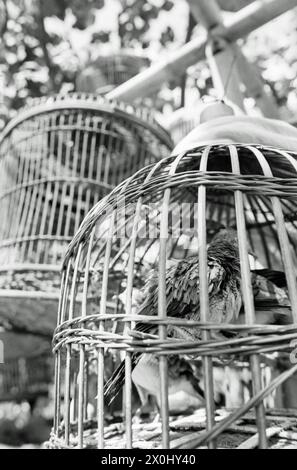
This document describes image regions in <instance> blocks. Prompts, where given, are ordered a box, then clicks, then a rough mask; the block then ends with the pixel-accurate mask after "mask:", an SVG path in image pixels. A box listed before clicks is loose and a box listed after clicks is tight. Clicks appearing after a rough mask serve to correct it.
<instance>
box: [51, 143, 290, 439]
mask: <svg viewBox="0 0 297 470" xmlns="http://www.w3.org/2000/svg"><path fill="white" fill-rule="evenodd" d="M296 172H297V154H295V153H292V152H286V151H284V150H280V149H275V148H269V147H263V146H259V145H240V144H237V145H225V144H224V145H214V146H207V147H197V148H193V149H192V150H190V151H187V152H184V153H182V154H179V155H178V156H176V157H173V156H171V157H168V158H165V159H163V160H162V161H160V162H158V163H157V164H153V165H150V166H149V167H147V168H145V169H143V170H140V171H138V172H137V173H136V174H135V175H134V176H132V177H130V178H128V179H127V180H126V181H125V182H123V183H122V184H121V185H119V186H118V187H117V188H116V189H114V190H113V191H112V193H111V194H110V195H109V196H108V197H106V198H105V199H104V200H102V201H100V202H99V203H98V204H96V205H95V206H94V208H93V209H92V210H91V211H90V212H89V214H88V215H87V217H86V218H85V219H84V221H83V223H82V225H81V226H80V229H79V230H78V232H77V233H76V235H75V237H74V239H73V241H72V242H71V244H70V246H69V248H68V251H67V254H66V257H65V259H64V265H63V275H62V287H61V296H60V303H59V313H58V326H57V329H56V332H55V336H54V353H55V356H56V366H55V390H56V405H55V407H56V408H55V422H54V429H53V433H52V436H51V441H50V443H49V445H50V446H53V447H69V446H70V447H76V446H79V447H93V446H94V447H99V448H101V447H103V446H106V447H115V446H118V447H121V446H127V447H132V446H136V447H139V446H140V447H147V446H153V447H154V446H156V447H160V446H161V447H163V448H169V447H171V448H196V447H199V446H201V445H205V444H208V445H209V446H210V447H214V446H215V445H216V442H220V438H221V437H222V436H223V434H224V431H226V430H227V428H228V427H229V426H230V425H232V423H235V422H236V421H237V420H238V419H239V418H240V417H242V416H243V415H244V414H245V413H246V412H248V411H249V410H252V409H253V407H255V415H256V422H257V428H258V432H259V446H260V447H265V446H266V445H267V442H266V422H267V423H268V424H269V423H271V420H270V417H269V413H267V416H266V417H265V408H264V406H263V400H264V399H265V397H267V396H268V394H269V393H271V391H273V390H274V389H275V388H276V387H278V386H279V385H280V384H281V383H282V382H283V381H285V380H286V379H287V378H288V377H290V376H291V375H292V374H293V373H294V372H296V370H297V365H296V364H295V365H293V366H292V367H291V368H290V369H289V370H286V371H285V372H283V373H282V374H281V375H279V376H277V377H276V378H275V379H274V380H273V382H272V383H269V384H268V385H267V386H265V387H263V384H262V383H261V371H260V366H261V362H262V360H263V358H264V356H265V355H266V354H268V353H272V352H273V353H275V352H278V351H283V352H284V351H285V352H289V351H291V349H292V348H293V347H291V346H290V344H291V343H290V341H291V340H293V339H295V340H296V335H297V329H296V323H297V290H296V269H297V259H296V243H297V239H296V223H297V212H296V202H297V199H296V197H297V174H296ZM224 227H226V228H227V232H224V233H227V235H228V234H230V233H232V234H233V235H232V236H233V239H232V240H233V242H232V243H236V246H237V243H238V250H239V253H238V260H237V259H236V263H237V262H238V265H239V266H240V267H239V268H238V272H239V273H240V274H239V276H240V282H241V286H240V288H238V291H239V292H240V294H239V297H240V313H239V316H238V319H241V321H238V319H237V320H236V318H235V317H232V315H231V313H230V312H231V311H232V308H233V307H230V309H229V310H230V312H229V313H228V309H227V314H226V317H223V318H222V317H221V316H220V314H214V313H213V300H214V298H213V297H212V292H211V291H210V285H212V282H213V281H214V280H215V278H216V275H217V274H215V273H213V272H212V271H210V267H209V265H208V263H209V258H208V256H210V254H209V249H210V248H209V247H210V245H208V243H209V242H211V241H212V240H213V241H214V240H215V236H214V234H218V233H220V231H221V230H223V231H224V230H225V229H224ZM234 230H235V231H236V232H234ZM234 233H235V234H237V235H236V236H235V235H234ZM228 236H229V235H228ZM234 237H235V238H234ZM236 237H237V238H236ZM234 240H236V242H234ZM228 246H229V250H230V249H231V251H232V247H231V248H230V245H228ZM216 249H217V250H218V253H221V255H219V254H218V255H217V256H218V257H219V256H222V257H223V258H224V256H227V254H226V253H225V254H224V250H223V254H222V250H221V249H220V246H219V245H218V246H217V247H216ZM212 250H214V248H212ZM227 253H228V251H227ZM213 256H216V255H213ZM188 259H192V260H194V262H195V263H196V264H195V269H194V271H193V270H192V271H190V272H191V276H194V278H193V277H191V276H190V274H189V272H188V271H187V269H186V270H185V271H184V272H183V275H182V276H181V278H182V280H181V279H180V278H179V282H182V284H181V285H180V284H177V287H176V289H177V292H176V295H177V298H180V297H179V294H180V295H185V297H186V299H187V293H188V292H189V294H188V295H189V297H190V295H192V296H194V300H193V303H192V304H191V305H198V306H199V309H198V310H197V309H196V310H195V309H194V307H193V309H194V313H193V312H191V310H190V312H188V313H187V315H184V316H183V315H182V314H180V315H179V313H178V312H179V308H177V311H175V312H172V311H170V308H171V303H170V299H169V297H168V296H169V295H170V292H171V290H170V289H171V288H170V286H169V285H168V282H169V281H168V276H169V272H172V271H170V268H171V267H172V266H179V265H180V264H179V263H180V262H181V261H186V260H188ZM234 259H235V258H234ZM236 263H235V264H236ZM232 269H233V267H232V266H231V267H230V272H232ZM234 269H235V266H234ZM210 272H212V275H213V276H214V279H210V278H209V276H210ZM193 273H194V274H193ZM195 275H196V277H195ZM258 276H260V279H261V283H263V282H264V283H265V282H268V281H269V286H270V287H269V288H271V289H272V291H271V292H272V293H273V292H277V296H280V298H281V299H282V302H280V304H281V305H283V309H284V310H285V317H286V320H287V321H286V322H285V323H286V324H285V325H281V326H280V325H278V324H273V323H274V317H275V314H276V313H277V312H276V311H275V310H277V311H278V309H276V308H275V306H274V305H273V304H272V305H271V309H268V312H266V313H265V312H264V320H263V318H262V320H261V316H260V315H259V316H258V312H257V310H256V308H257V307H256V304H257V295H258V294H257V292H256V291H254V287H253V286H254V281H255V279H256V281H257V282H258V281H259V277H258ZM263 277H264V278H265V280H264V281H263ZM269 279H270V280H269ZM280 279H281V282H280ZM146 282H147V284H146ZM256 284H257V283H256ZM178 286H179V287H178ZM191 289H192V290H191ZM278 289H279V290H278ZM268 290H269V289H268ZM229 294H230V293H229ZM269 295H270V294H268V297H269ZM78 296H81V297H82V302H81V304H80V305H78V304H77V303H76V299H77V297H78ZM152 296H153V297H152ZM230 296H231V297H232V295H231V294H230ZM272 296H273V295H272ZM137 297H138V299H137ZM148 297H149V298H150V299H151V301H152V302H153V307H154V308H151V310H149V312H146V315H139V313H138V312H139V309H140V306H142V305H144V304H145V302H146V300H147V298H148ZM269 298H270V297H269ZM183 301H184V300H183ZM185 302H186V303H187V302H189V303H190V300H186V301H185ZM228 315H229V318H228ZM230 315H231V317H230ZM266 315H267V318H266ZM258 323H260V325H259V324H258ZM270 323H271V324H270ZM137 325H146V326H148V328H143V329H141V328H140V329H138V328H137ZM139 330H140V331H139ZM177 330H179V332H180V331H184V334H181V335H180V336H179V335H177V334H176V331H177ZM142 331H143V332H142ZM185 332H186V334H185ZM173 333H174V334H173ZM201 340H202V341H201ZM110 351H111V352H112V353H113V354H114V355H115V356H120V357H121V359H122V358H123V357H124V361H125V385H124V408H123V414H122V417H123V419H124V424H123V429H122V431H123V430H124V431H125V434H124V436H125V437H124V438H123V434H121V432H119V433H118V434H117V433H116V432H115V429H113V430H110V429H108V428H105V425H107V423H108V416H109V411H110V409H109V408H108V406H107V403H105V402H104V394H103V390H104V382H105V381H106V380H107V379H108V378H109V377H110V373H111V369H112V368H111V367H110V364H109V362H108V361H109V360H110ZM136 353H143V354H147V355H152V357H156V358H158V361H159V366H158V367H159V370H160V374H159V373H157V374H156V377H157V379H156V380H157V383H158V385H157V386H156V389H157V390H158V392H156V393H158V394H159V395H158V399H159V406H160V413H161V418H162V430H161V429H160V428H158V427H157V428H156V429H155V432H154V439H151V438H150V439H149V440H146V439H145V437H143V436H144V434H141V433H139V425H135V426H134V425H133V426H132V416H133V413H134V412H135V406H134V405H135V400H134V399H133V400H131V396H132V393H133V392H132V381H131V374H132V375H133V364H134V359H133V358H135V354H136ZM177 355H180V356H184V357H186V358H187V360H188V361H190V360H192V359H193V358H196V359H197V358H201V359H202V365H203V377H204V382H203V383H204V385H203V387H204V393H205V406H206V424H204V428H205V426H206V429H204V430H203V426H202V425H201V422H200V425H199V423H198V425H197V426H198V427H196V428H195V429H196V431H195V432H194V434H192V433H189V430H188V431H187V432H186V431H184V435H183V436H180V434H179V435H177V433H176V431H174V429H175V428H174V422H172V421H170V422H169V411H170V406H171V404H170V400H169V398H168V388H169V389H170V380H171V378H170V367H171V366H170V358H172V356H175V357H176V356H177ZM230 357H231V358H232V360H233V361H234V360H235V359H237V358H242V357H243V358H245V359H248V360H249V361H250V371H251V375H252V381H253V395H252V396H251V398H250V400H249V401H248V402H247V403H245V404H244V405H243V406H241V407H240V408H239V409H236V410H235V411H234V412H233V413H231V414H227V417H226V418H225V419H223V420H222V421H220V422H215V406H214V385H213V372H212V371H213V368H212V360H213V359H214V358H216V359H217V360H222V358H224V359H226V358H230ZM167 360H168V361H169V365H167ZM144 373H145V372H144ZM91 376H92V379H91ZM94 377H95V378H94ZM94 381H95V383H96V385H94ZM62 382H63V384H64V385H63V387H62V385H61V384H62ZM91 382H92V384H93V385H92V387H88V384H89V383H91ZM94 390H95V391H94ZM90 403H92V404H93V406H94V407H95V409H96V411H95V413H94V415H93V418H92V419H91V416H90V415H89V414H88V412H87V408H88V405H89V404H90ZM73 410H74V411H73ZM104 412H105V414H104ZM250 412H252V411H250ZM170 419H171V418H170ZM193 422H194V421H193V419H192V420H191V423H193ZM192 425H193V424H192ZM193 426H194V425H193ZM199 426H200V428H199ZM117 429H118V431H120V428H117ZM178 429H180V428H178ZM115 434H117V437H114V436H115ZM161 435H162V439H161ZM119 436H120V437H119ZM217 439H218V441H217Z"/></svg>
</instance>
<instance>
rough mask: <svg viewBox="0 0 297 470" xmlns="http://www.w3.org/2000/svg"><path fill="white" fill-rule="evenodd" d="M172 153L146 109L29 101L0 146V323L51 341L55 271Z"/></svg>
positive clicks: (92, 101) (98, 102) (60, 99)
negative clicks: (106, 209) (140, 173)
mask: <svg viewBox="0 0 297 470" xmlns="http://www.w3.org/2000/svg"><path fill="white" fill-rule="evenodd" d="M170 149H171V140H170V138H169V137H168V134H167V133H166V131H164V130H163V129H162V127H160V126H159V125H158V123H157V122H156V121H155V120H154V119H153V117H152V116H151V115H150V113H149V112H148V111H147V110H145V109H142V110H140V109H136V108H134V107H133V106H128V105H127V106H126V105H123V104H119V103H115V102H111V101H108V100H106V99H104V98H102V97H96V96H93V95H86V94H80V95H79V94H73V95H71V94H70V95H65V96H56V97H50V98H46V99H35V100H33V101H32V103H31V106H29V105H28V106H27V107H26V109H24V110H22V111H20V112H19V114H18V115H17V116H16V117H15V118H14V119H13V120H12V121H11V122H10V123H9V124H8V125H7V126H6V128H5V129H4V131H3V133H2V135H1V139H0V166H1V171H0V175H1V176H0V214H1V220H2V221H3V223H2V225H1V228H0V264H1V268H0V319H1V324H4V326H7V324H12V325H13V327H14V328H17V329H18V330H23V331H27V332H34V333H41V334H47V335H49V336H51V335H52V331H53V328H54V326H55V323H56V309H57V305H56V304H57V302H58V298H59V289H60V280H59V279H60V264H61V261H62V259H63V256H64V251H65V249H66V247H67V245H68V243H69V242H70V241H71V239H72V237H73V235H74V234H75V232H76V231H77V230H78V228H79V226H80V223H81V221H82V220H83V218H84V217H85V215H86V214H87V213H88V211H89V210H90V209H91V207H92V206H93V205H94V204H95V203H96V202H97V201H98V200H100V199H101V198H103V197H104V196H105V195H106V194H108V193H109V192H110V191H111V189H112V188H114V187H115V186H116V185H117V184H119V183H120V182H122V181H123V180H124V179H125V178H127V177H128V176H130V175H131V174H133V173H134V172H135V171H137V170H139V169H140V168H142V167H144V166H146V165H148V164H150V163H152V162H156V161H157V160H159V159H160V157H161V156H162V155H163V156H164V155H165V154H168V151H169V150H170ZM4 221H5V223H4ZM37 319H38V321H36V320H37Z"/></svg>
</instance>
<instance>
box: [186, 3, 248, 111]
mask: <svg viewBox="0 0 297 470" xmlns="http://www.w3.org/2000/svg"><path fill="white" fill-rule="evenodd" d="M187 2H188V4H189V7H190V9H191V12H192V15H193V16H194V18H195V20H196V21H197V23H202V24H203V26H204V27H205V28H206V30H207V32H208V35H209V38H212V39H211V40H210V41H209V43H208V44H207V46H206V51H205V52H206V58H207V60H208V64H209V66H210V70H211V75H212V79H213V84H214V87H215V89H216V90H217V93H218V95H219V97H220V98H222V97H225V98H228V100H229V101H231V102H232V103H234V104H235V105H236V106H238V108H240V109H241V110H242V111H245V109H244V95H243V93H242V90H241V80H240V76H239V70H238V62H237V58H238V55H239V54H241V52H240V49H239V48H237V46H236V44H233V43H232V44H230V43H229V42H227V41H226V40H225V39H223V38H216V37H215V35H214V34H213V31H214V28H216V27H218V26H221V27H224V20H223V15H222V13H221V10H220V8H219V6H218V4H217V2H216V0H187Z"/></svg>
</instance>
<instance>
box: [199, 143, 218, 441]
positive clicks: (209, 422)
mask: <svg viewBox="0 0 297 470" xmlns="http://www.w3.org/2000/svg"><path fill="white" fill-rule="evenodd" d="M209 151H210V147H206V148H205V149H204V150H203V153H202V155H201V161H200V167H199V171H203V172H204V171H206V170H207V162H208V156H209ZM197 217H198V257H199V286H200V289H199V297H200V319H201V322H202V323H207V322H208V319H209V298H208V263H207V240H206V229H207V227H206V187H205V186H204V185H200V186H199V188H198V214H197ZM209 339H210V333H209V331H207V330H202V340H203V341H208V340H209ZM202 365H203V373H204V386H205V406H206V427H207V430H210V429H212V427H213V426H214V423H215V420H214V413H215V407H214V389H213V367H212V358H211V357H210V356H204V357H203V358H202ZM208 447H209V448H210V449H214V448H215V447H216V444H215V441H210V442H209V444H208Z"/></svg>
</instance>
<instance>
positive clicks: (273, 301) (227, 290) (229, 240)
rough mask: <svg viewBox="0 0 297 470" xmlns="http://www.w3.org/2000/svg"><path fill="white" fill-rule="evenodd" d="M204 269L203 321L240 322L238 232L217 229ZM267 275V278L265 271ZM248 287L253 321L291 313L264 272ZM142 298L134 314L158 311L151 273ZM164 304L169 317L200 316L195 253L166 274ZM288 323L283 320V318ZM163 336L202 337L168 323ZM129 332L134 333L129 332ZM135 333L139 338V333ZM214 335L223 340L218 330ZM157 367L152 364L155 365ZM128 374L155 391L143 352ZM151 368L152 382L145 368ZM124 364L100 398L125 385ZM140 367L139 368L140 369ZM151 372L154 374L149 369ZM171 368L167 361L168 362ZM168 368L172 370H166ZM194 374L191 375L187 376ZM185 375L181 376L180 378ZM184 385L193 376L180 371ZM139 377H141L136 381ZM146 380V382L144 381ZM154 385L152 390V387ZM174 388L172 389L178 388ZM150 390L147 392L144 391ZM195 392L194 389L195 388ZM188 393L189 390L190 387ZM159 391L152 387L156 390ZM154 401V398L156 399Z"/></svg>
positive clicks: (144, 329)
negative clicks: (206, 304)
mask: <svg viewBox="0 0 297 470" xmlns="http://www.w3.org/2000/svg"><path fill="white" fill-rule="evenodd" d="M207 268H208V294H209V317H208V321H209V322H212V323H216V324H220V323H222V324H228V323H237V322H239V323H242V322H243V320H242V319H243V318H244V315H243V313H244V309H243V300H242V294H241V273H240V258H239V250H238V240H237V233H236V232H235V231H234V230H231V229H221V230H219V232H218V233H217V234H216V235H215V236H214V237H213V239H212V241H211V242H210V244H209V246H208V249H207ZM264 274H266V276H265V275H264ZM251 277H252V287H253V293H254V303H255V310H256V316H257V318H256V320H257V322H258V319H259V322H260V323H264V324H265V323H266V324H271V323H275V322H278V321H279V317H285V318H286V319H287V318H288V317H290V302H289V299H288V296H287V292H286V291H285V290H284V289H281V288H280V287H278V286H277V285H276V284H274V283H273V282H271V281H270V280H269V276H268V274H267V272H266V273H264V272H262V275H261V274H259V273H257V271H256V270H254V271H253V272H252V276H251ZM143 297H144V300H143V302H142V303H141V305H140V306H139V308H138V310H137V313H138V314H139V315H150V316H151V315H157V313H158V275H157V274H156V273H152V274H151V276H150V277H149V279H148V281H147V283H146V287H145V289H144V296H143ZM166 304H167V315H168V317H175V318H183V319H187V320H195V321H199V320H200V303H199V261H198V256H191V257H189V258H186V259H183V260H181V261H179V262H177V263H176V264H174V265H173V266H170V267H169V268H168V269H167V272H166ZM286 321H287V322H288V320H286ZM156 331H157V327H156V326H153V325H151V324H149V323H144V322H139V323H137V325H136V327H135V331H134V334H137V335H139V334H140V335H141V334H142V333H154V332H156ZM167 332H168V336H169V337H173V338H178V339H183V340H188V341H197V340H200V339H201V330H200V329H199V328H197V327H196V328H195V329H192V328H190V327H184V326H183V327H180V326H172V325H169V326H168V328H167ZM132 333H133V332H132ZM138 337H139V336H138ZM215 338H217V339H222V338H224V336H223V334H222V333H218V334H216V335H215ZM155 367H156V368H155ZM132 369H133V377H134V380H135V381H136V383H137V385H138V388H139V387H142V388H143V389H145V390H146V391H147V392H150V393H154V390H155V391H156V390H157V388H156V387H155V388H154V387H153V379H154V378H153V375H154V374H155V377H158V375H159V371H158V366H157V363H156V364H155V366H152V361H151V360H149V359H148V357H145V355H144V354H140V353H134V354H133V355H132ZM149 369H151V380H150V379H149V377H150V374H149V373H148V370H149ZM124 370H125V369H124V363H123V362H122V363H121V364H120V366H119V367H118V369H117V370H116V371H115V372H114V374H113V375H112V376H111V378H110V379H109V380H108V381H107V383H106V384H105V393H104V394H105V397H106V399H107V401H108V402H109V403H111V402H112V401H113V399H114V398H115V396H116V395H117V394H118V392H119V391H120V389H121V388H122V385H123V383H124ZM141 370H142V372H141ZM153 370H154V372H152V371H153ZM169 370H170V360H169ZM171 372H172V371H171ZM192 375H193V376H194V377H195V374H194V373H193V374H192ZM183 376H184V377H183ZM185 376H186V377H187V380H186V381H185V383H186V387H191V386H193V380H192V377H191V380H189V375H186V374H182V373H181V375H180V383H181V381H182V379H183V378H185ZM141 377H143V380H141ZM169 379H170V380H171V381H170V380H169V388H170V386H172V388H174V387H177V388H178V384H177V381H176V378H175V380H174V374H173V377H172V378H170V376H169ZM148 384H149V385H148ZM153 388H154V390H152V389H153ZM177 388H176V389H177ZM148 389H149V390H148ZM194 390H195V389H194ZM192 392H193V389H192ZM158 393H159V389H158V390H157V394H158ZM193 395H194V396H195V398H196V402H197V403H198V401H199V403H201V404H202V403H203V394H201V393H200V391H198V392H197V390H196V393H193ZM157 402H158V397H157Z"/></svg>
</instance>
